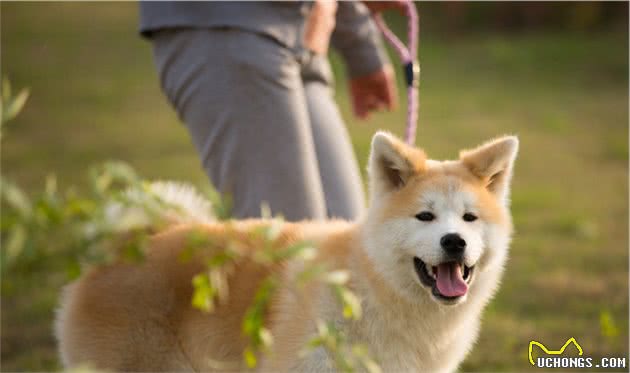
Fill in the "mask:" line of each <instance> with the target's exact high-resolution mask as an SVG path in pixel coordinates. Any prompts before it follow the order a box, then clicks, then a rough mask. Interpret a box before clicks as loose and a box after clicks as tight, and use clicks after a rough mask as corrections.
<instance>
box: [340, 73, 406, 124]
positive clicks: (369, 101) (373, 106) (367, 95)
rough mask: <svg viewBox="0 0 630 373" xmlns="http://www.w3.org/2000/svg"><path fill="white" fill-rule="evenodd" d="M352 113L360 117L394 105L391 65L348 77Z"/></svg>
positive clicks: (362, 117) (394, 83)
mask: <svg viewBox="0 0 630 373" xmlns="http://www.w3.org/2000/svg"><path fill="white" fill-rule="evenodd" d="M350 95H351V96H352V108H353V110H354V114H355V115H356V116H358V117H359V118H361V119H365V118H367V117H368V116H369V114H370V112H372V111H374V110H381V109H383V108H387V109H390V110H391V109H393V108H395V107H396V101H397V96H396V80H395V77H394V71H393V70H392V67H391V65H389V64H387V65H384V66H383V68H382V69H380V70H378V71H375V72H373V73H370V74H367V75H363V76H358V77H355V78H352V79H350Z"/></svg>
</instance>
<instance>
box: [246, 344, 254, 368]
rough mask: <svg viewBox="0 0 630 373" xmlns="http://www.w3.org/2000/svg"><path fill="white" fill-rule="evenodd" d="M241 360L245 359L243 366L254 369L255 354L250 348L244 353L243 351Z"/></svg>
mask: <svg viewBox="0 0 630 373" xmlns="http://www.w3.org/2000/svg"><path fill="white" fill-rule="evenodd" d="M243 358H244V359H245V364H246V365H247V367H248V368H249V369H253V368H255V367H256V364H257V359H256V354H255V353H254V351H252V349H251V348H250V347H247V348H246V349H245V351H243Z"/></svg>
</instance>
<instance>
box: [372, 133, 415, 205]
mask: <svg viewBox="0 0 630 373" xmlns="http://www.w3.org/2000/svg"><path fill="white" fill-rule="evenodd" d="M425 168H426V156H425V154H424V152H423V151H422V150H420V149H417V148H414V147H411V146H409V145H407V144H405V143H404V142H402V141H401V140H399V139H397V138H396V137H395V136H394V135H392V134H389V133H387V132H381V131H379V132H377V133H376V135H374V137H373V138H372V151H371V153H370V160H369V165H368V173H369V175H370V189H371V192H372V194H373V195H378V194H382V193H387V192H390V191H393V190H396V189H399V188H402V187H403V186H405V184H407V182H408V181H409V178H410V177H411V176H413V175H414V174H417V173H420V172H422V171H423V170H424V169H425Z"/></svg>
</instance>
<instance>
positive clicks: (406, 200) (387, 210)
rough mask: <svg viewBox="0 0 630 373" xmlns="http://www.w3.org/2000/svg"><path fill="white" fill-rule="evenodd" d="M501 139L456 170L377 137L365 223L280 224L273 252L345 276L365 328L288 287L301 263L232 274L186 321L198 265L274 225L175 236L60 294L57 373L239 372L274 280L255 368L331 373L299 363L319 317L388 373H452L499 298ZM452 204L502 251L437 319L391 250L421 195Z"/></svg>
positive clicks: (329, 304) (325, 293)
mask: <svg viewBox="0 0 630 373" xmlns="http://www.w3.org/2000/svg"><path fill="white" fill-rule="evenodd" d="M507 139H508V140H503V142H501V140H498V141H497V142H495V143H491V144H490V145H484V146H483V147H482V148H480V150H478V151H472V152H469V153H463V154H462V160H461V161H447V162H435V161H428V160H426V157H425V155H424V153H423V152H422V151H421V150H418V149H414V148H411V147H408V146H406V145H405V144H403V143H402V142H401V141H399V140H397V139H395V138H394V137H393V136H391V135H388V134H384V133H379V134H377V135H376V136H375V140H374V142H373V149H372V155H371V162H370V170H369V171H370V177H371V180H370V184H371V185H370V189H371V191H372V196H371V201H372V203H371V207H370V209H369V211H368V213H367V214H366V216H365V217H363V218H362V219H360V220H359V221H357V222H343V221H326V222H300V223H284V224H283V225H282V231H281V234H280V235H279V237H278V239H277V240H278V241H277V244H278V246H279V247H286V246H288V245H290V244H292V243H296V242H299V241H302V240H307V241H309V242H311V243H313V245H314V247H316V249H317V258H316V259H315V260H316V261H319V262H321V263H324V264H326V265H327V266H328V268H329V269H335V268H339V269H347V270H349V272H350V273H351V281H350V284H349V286H350V288H351V289H352V290H353V291H354V292H355V293H356V294H357V295H358V297H359V298H360V300H361V303H362V306H363V310H364V316H363V318H362V319H361V320H359V321H347V320H344V319H343V318H342V317H341V312H340V309H339V305H338V303H337V301H336V298H335V297H334V295H333V294H331V293H330V291H329V290H328V289H327V288H326V287H324V286H323V285H321V284H318V283H311V284H309V285H307V286H305V287H304V288H303V289H301V290H300V289H297V288H296V287H295V281H293V276H294V275H295V273H297V271H299V270H300V269H301V268H303V266H304V263H302V262H300V261H298V260H292V261H289V262H285V263H282V264H278V265H275V266H273V267H265V266H261V265H259V264H256V263H254V262H253V261H251V260H245V261H243V262H240V263H238V265H237V266H236V267H235V268H232V271H231V272H230V275H229V287H228V288H229V297H228V298H227V301H226V302H225V303H224V304H220V305H219V307H218V308H217V309H216V310H215V311H214V312H213V313H209V314H208V313H203V312H201V311H198V310H195V309H193V308H192V307H191V296H192V290H193V288H192V284H191V280H192V278H193V276H195V275H196V274H198V273H200V272H201V271H203V270H204V262H205V260H204V259H207V258H209V257H211V256H212V255H213V254H216V253H218V252H220V251H221V250H224V248H225V246H226V245H227V243H228V242H233V241H236V242H238V243H239V244H240V246H242V247H243V248H244V249H245V250H257V249H258V248H260V246H261V241H260V240H259V239H255V238H252V236H251V234H250V233H251V232H252V230H254V229H256V228H257V227H261V226H264V225H268V224H270V222H269V221H263V220H248V221H236V222H230V223H212V222H211V223H203V224H202V223H198V224H196V223H190V222H187V223H185V224H173V225H172V226H170V227H169V228H168V229H166V230H164V231H162V232H159V233H157V234H155V235H153V236H152V238H151V240H150V242H149V245H148V255H147V257H146V259H145V261H144V262H143V263H141V264H138V265H131V264H123V263H118V264H113V265H109V266H106V267H100V268H94V269H91V270H89V271H88V272H87V273H86V274H84V275H83V276H82V277H81V278H80V279H79V280H78V281H76V282H75V283H73V284H71V285H69V286H68V287H67V288H66V289H65V290H64V292H63V296H62V300H61V307H60V310H59V312H58V318H57V322H56V334H57V338H58V340H59V344H60V352H61V356H62V360H63V362H64V365H65V366H66V367H72V366H76V365H78V364H81V363H85V362H89V363H90V364H92V365H93V366H95V367H97V368H101V369H108V370H116V371H228V370H244V369H245V367H244V366H243V364H242V351H243V348H244V347H245V345H246V342H247V341H246V340H245V338H244V337H243V335H242V333H241V321H242V318H243V316H244V313H245V311H246V309H247V307H248V306H249V305H250V304H251V301H252V299H253V296H254V294H255V292H256V290H257V289H258V286H259V285H260V283H261V281H262V280H263V279H264V278H265V277H266V276H267V275H269V274H270V273H276V274H278V275H279V276H280V278H282V279H283V280H284V281H283V283H282V286H281V287H280V288H279V289H278V290H277V292H276V293H275V296H274V298H273V301H272V304H271V306H270V308H269V311H268V315H267V321H266V326H267V327H268V328H269V329H270V330H271V332H272V335H273V337H274V345H273V350H272V351H271V353H270V354H268V355H264V356H262V357H261V358H262V360H261V366H260V367H259V369H260V370H261V371H274V372H276V371H322V370H329V369H331V367H332V364H331V361H330V360H329V359H328V358H327V356H326V353H325V352H324V351H323V350H317V351H315V352H314V353H312V354H311V355H309V356H305V357H301V356H300V355H299V351H300V350H301V349H302V347H303V346H304V343H305V342H306V341H307V340H308V339H309V338H310V336H312V334H313V333H314V331H315V324H314V321H315V320H316V319H318V318H319V319H324V320H333V321H335V322H336V323H337V324H338V325H340V326H341V327H342V329H343V330H344V331H345V332H346V334H347V335H348V337H349V338H350V340H351V341H353V342H361V343H363V344H365V345H366V346H367V347H368V349H369V350H370V353H371V354H372V355H373V356H374V357H375V358H376V360H377V361H379V362H380V363H381V365H382V368H383V370H384V371H386V372H389V371H436V370H437V371H450V370H454V369H455V368H456V367H457V365H458V364H459V362H460V361H461V360H462V359H463V357H464V356H465V354H466V352H467V351H469V350H470V348H471V347H472V345H473V343H474V341H475V339H476V334H477V329H478V323H479V315H480V312H481V310H482V308H483V306H484V305H485V304H486V302H487V301H488V300H489V299H490V297H491V296H492V294H493V293H494V290H495V289H496V287H497V284H498V281H499V278H500V275H501V273H502V268H503V262H504V260H505V257H506V255H507V242H508V241H509V235H510V232H511V223H510V217H509V212H508V210H507V208H506V205H505V204H504V203H502V198H503V197H504V196H503V195H502V196H498V195H497V194H496V193H497V189H494V187H498V186H497V185H496V184H493V183H497V182H498V183H501V182H503V183H505V185H503V186H504V190H502V191H501V193H503V192H505V194H506V195H507V183H509V176H510V175H511V162H512V161H513V159H514V156H515V151H516V150H515V148H513V149H506V148H509V147H510V146H512V147H514V146H516V145H514V144H512V142H513V141H515V139H513V138H507ZM510 139H511V140H510ZM505 141H507V142H508V143H510V144H511V145H510V144H507V145H506V143H505ZM497 144H498V145H497ZM506 157H507V158H506ZM492 158H494V159H492ZM497 159H498V161H497ZM505 159H507V161H505ZM497 162H499V163H497ZM501 162H503V164H501ZM488 172H490V173H494V174H496V173H501V172H503V176H501V177H503V179H495V180H493V181H492V182H491V181H490V179H491V178H492V177H493V175H488ZM489 185H492V188H491V187H490V186H489ZM460 192H464V193H470V195H473V196H475V201H477V202H476V208H477V209H478V210H479V215H480V219H482V220H483V221H484V224H486V225H487V227H488V228H487V232H486V233H487V234H491V235H495V236H496V237H495V236H492V240H491V241H488V242H490V244H488V245H490V246H492V245H494V243H496V245H498V246H500V247H484V248H483V252H482V253H481V254H480V257H479V260H478V263H479V264H477V265H478V266H479V273H478V275H477V278H475V279H474V281H473V282H472V284H471V288H470V292H469V294H468V295H467V297H468V298H467V299H466V300H465V301H464V302H463V303H462V304H459V305H455V306H445V305H442V304H439V303H438V302H436V301H435V300H433V299H431V298H430V296H429V293H428V292H427V291H426V289H424V288H423V287H422V285H420V284H419V283H418V282H417V278H415V277H413V276H415V274H413V265H412V261H411V260H409V261H408V262H407V259H409V258H408V257H407V256H406V255H407V254H405V253H398V251H397V250H398V249H397V248H396V246H397V245H398V244H395V242H402V241H400V239H402V238H404V237H400V236H401V235H403V236H404V235H406V234H408V233H410V232H409V231H408V230H406V228H404V226H405V225H404V224H416V223H417V222H414V221H413V216H414V215H415V214H417V213H418V212H419V211H418V209H419V208H420V202H419V201H420V199H419V197H421V196H423V195H424V193H439V194H440V195H441V194H444V195H450V194H448V193H460ZM401 219H402V220H401ZM405 219H407V220H405ZM397 221H402V222H404V224H403V223H398V222H397ZM386 224H393V225H391V226H392V227H400V229H399V230H398V231H397V232H394V231H391V230H390V231H387V232H384V233H381V231H379V226H384V225H386ZM199 232H202V234H203V235H204V236H206V237H208V239H209V242H210V243H209V244H208V245H207V246H206V247H205V248H204V249H203V250H202V251H201V252H200V253H198V254H197V255H196V256H194V258H193V259H192V260H190V261H187V262H182V260H181V259H180V253H181V251H182V250H183V249H184V248H185V247H186V243H187V242H188V241H187V239H188V238H189V237H190V234H191V233H194V234H199ZM496 232H499V233H496ZM400 245H403V244H402V243H401V244H400ZM389 246H391V247H389ZM486 246H487V245H486ZM387 250H392V253H393V254H392V255H394V254H396V255H400V260H399V261H401V262H402V263H398V262H396V261H394V262H392V263H390V264H384V263H381V260H380V259H378V258H380V255H389V254H387ZM398 265H401V267H400V268H403V269H404V271H406V270H407V266H408V269H409V273H410V274H409V276H408V277H402V278H403V280H400V278H397V277H392V273H389V272H388V271H387V270H385V269H384V268H393V267H392V266H398ZM395 268H398V267H395ZM414 278H415V280H413V279H414ZM407 280H408V281H407ZM400 281H403V282H402V283H401V282H400ZM414 281H415V282H414Z"/></svg>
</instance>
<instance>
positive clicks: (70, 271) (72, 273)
mask: <svg viewBox="0 0 630 373" xmlns="http://www.w3.org/2000/svg"><path fill="white" fill-rule="evenodd" d="M66 276H67V277H68V280H75V279H77V278H79V276H81V265H80V264H79V262H78V261H76V260H73V261H70V262H69V263H68V264H67V265H66Z"/></svg>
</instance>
